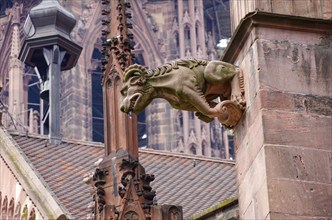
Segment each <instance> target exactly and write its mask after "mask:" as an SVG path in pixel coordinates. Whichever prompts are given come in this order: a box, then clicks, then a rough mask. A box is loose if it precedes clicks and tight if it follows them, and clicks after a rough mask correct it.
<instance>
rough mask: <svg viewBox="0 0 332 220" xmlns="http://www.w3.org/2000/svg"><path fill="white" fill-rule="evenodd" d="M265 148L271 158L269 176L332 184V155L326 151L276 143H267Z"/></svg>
mask: <svg viewBox="0 0 332 220" xmlns="http://www.w3.org/2000/svg"><path fill="white" fill-rule="evenodd" d="M264 149H265V157H266V158H269V160H266V169H267V170H269V172H268V173H267V176H268V177H270V178H282V179H289V180H292V181H310V182H317V183H325V184H332V182H331V178H332V177H331V171H330V167H329V163H330V162H329V156H330V155H329V154H328V153H327V152H326V151H323V150H316V149H307V148H301V147H294V146H274V145H265V147H264ZM318 171H319V172H318ZM331 187H332V185H331Z"/></svg>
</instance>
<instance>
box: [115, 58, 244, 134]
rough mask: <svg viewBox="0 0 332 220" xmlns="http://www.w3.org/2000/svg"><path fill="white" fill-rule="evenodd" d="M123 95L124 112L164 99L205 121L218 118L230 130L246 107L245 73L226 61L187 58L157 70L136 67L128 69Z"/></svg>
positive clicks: (122, 109)
mask: <svg viewBox="0 0 332 220" xmlns="http://www.w3.org/2000/svg"><path fill="white" fill-rule="evenodd" d="M121 94H122V96H123V98H124V99H123V101H122V104H121V111H123V112H125V113H128V114H131V113H132V112H134V113H136V114H137V113H139V112H141V111H142V110H143V109H144V108H145V107H146V106H147V105H148V104H149V103H150V102H151V101H152V100H153V99H154V98H163V99H166V100H167V101H168V102H169V103H170V104H171V106H172V107H173V108H176V109H180V110H187V111H194V112H196V116H198V118H199V119H201V120H203V121H205V122H211V121H212V120H213V118H214V117H217V118H218V120H219V122H220V123H222V124H223V125H224V126H226V127H228V128H232V127H234V126H235V125H236V124H237V123H238V121H239V119H240V118H241V116H242V113H243V110H244V108H245V100H244V89H243V75H242V72H241V70H240V69H239V68H237V67H236V66H234V65H233V64H230V63H226V62H222V61H206V60H198V59H194V58H186V59H179V60H176V61H173V62H171V63H167V64H164V65H162V66H159V67H158V68H156V69H153V70H146V69H145V68H144V67H142V66H140V65H137V64H134V65H131V66H129V67H128V68H127V69H126V70H125V75H124V82H123V87H122V90H121ZM217 98H220V101H221V102H219V103H218V102H217V101H216V99H217Z"/></svg>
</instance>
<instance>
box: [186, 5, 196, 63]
mask: <svg viewBox="0 0 332 220" xmlns="http://www.w3.org/2000/svg"><path fill="white" fill-rule="evenodd" d="M188 5H189V16H190V19H191V25H190V47H191V55H192V56H193V57H196V56H197V40H196V28H195V1H188Z"/></svg>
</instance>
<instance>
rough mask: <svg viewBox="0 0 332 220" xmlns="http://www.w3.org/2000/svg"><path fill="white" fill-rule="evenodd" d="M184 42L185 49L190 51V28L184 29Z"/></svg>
mask: <svg viewBox="0 0 332 220" xmlns="http://www.w3.org/2000/svg"><path fill="white" fill-rule="evenodd" d="M184 41H185V47H186V49H190V28H189V26H188V25H186V26H185V28H184Z"/></svg>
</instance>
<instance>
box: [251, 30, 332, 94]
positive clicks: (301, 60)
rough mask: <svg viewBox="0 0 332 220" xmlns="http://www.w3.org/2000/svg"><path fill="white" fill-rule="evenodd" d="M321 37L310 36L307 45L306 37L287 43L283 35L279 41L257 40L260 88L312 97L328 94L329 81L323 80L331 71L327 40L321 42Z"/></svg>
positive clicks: (329, 92) (331, 91) (329, 89)
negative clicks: (304, 39) (297, 41)
mask: <svg viewBox="0 0 332 220" xmlns="http://www.w3.org/2000/svg"><path fill="white" fill-rule="evenodd" d="M265 31H267V30H265ZM293 38H294V39H293V40H294V41H296V38H295V37H293ZM323 38H325V37H324V36H319V35H316V36H312V38H310V39H311V40H313V42H312V43H311V44H307V42H306V41H307V40H306V41H305V42H303V43H302V42H301V41H303V40H302V39H301V41H300V42H299V43H294V42H291V41H290V40H289V39H287V35H286V36H284V37H282V38H281V39H280V40H257V48H258V49H257V51H258V56H259V64H258V65H259V67H260V69H261V71H260V74H259V76H260V88H264V89H268V88H269V89H272V88H274V89H275V88H278V90H282V91H284V92H291V93H299V94H310V95H313V96H327V95H328V94H332V86H331V81H329V80H327V79H328V77H329V74H330V73H331V72H332V65H330V61H331V60H332V55H331V53H329V51H330V50H331V48H330V44H331V40H330V38H328V40H327V41H328V42H326V43H324V42H321V41H324V40H323ZM299 40H300V39H299ZM315 44H316V45H315ZM271 70H273V74H271Z"/></svg>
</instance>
